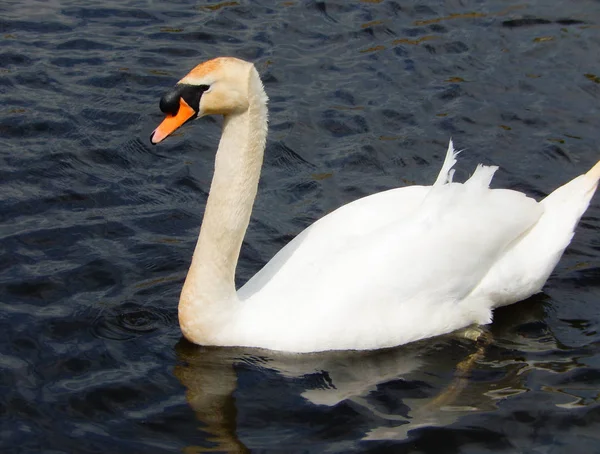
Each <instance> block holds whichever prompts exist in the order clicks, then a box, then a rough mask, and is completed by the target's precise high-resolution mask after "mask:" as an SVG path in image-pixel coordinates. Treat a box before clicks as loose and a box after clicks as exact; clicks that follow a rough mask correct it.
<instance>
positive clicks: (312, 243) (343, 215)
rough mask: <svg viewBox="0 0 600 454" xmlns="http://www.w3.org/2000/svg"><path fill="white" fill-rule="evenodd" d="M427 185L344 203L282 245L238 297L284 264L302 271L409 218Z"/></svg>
mask: <svg viewBox="0 0 600 454" xmlns="http://www.w3.org/2000/svg"><path fill="white" fill-rule="evenodd" d="M430 188H431V187H430V186H409V187H406V188H397V189H391V190H389V191H384V192H379V193H377V194H373V195H370V196H367V197H363V198H361V199H359V200H355V201H354V202H351V203H349V204H346V205H344V206H342V207H340V208H338V209H337V210H335V211H332V212H331V213H329V214H328V215H326V216H324V217H323V218H321V219H319V220H318V221H316V222H315V223H314V224H312V225H311V226H309V227H308V228H306V229H305V230H303V231H302V232H301V233H300V234H299V235H298V236H296V237H295V238H294V239H293V240H292V241H290V242H289V243H288V244H287V245H285V246H284V247H283V248H282V249H281V250H280V251H279V252H277V254H275V256H274V257H273V258H272V259H271V260H270V261H269V262H268V263H267V264H266V265H265V266H264V267H263V268H262V269H261V270H260V271H259V272H258V273H256V274H255V275H254V276H253V277H252V278H251V279H250V280H249V281H248V282H247V283H246V284H245V285H244V286H243V287H242V288H240V289H239V291H238V296H239V297H240V298H241V299H246V298H249V297H250V296H252V295H253V294H254V293H256V292H257V291H260V290H261V289H262V288H263V286H264V285H265V284H266V283H268V282H270V281H271V280H272V279H273V278H274V277H275V276H276V275H277V274H279V273H280V272H282V270H283V269H284V268H285V273H286V274H288V273H289V274H290V275H293V274H295V273H303V272H304V271H303V270H304V269H305V267H306V266H307V265H308V264H309V263H311V262H313V263H325V262H327V260H328V259H329V258H331V257H332V256H336V254H337V253H338V251H340V250H343V249H345V248H347V247H348V245H349V244H352V243H354V242H356V241H360V240H361V238H365V237H369V236H370V235H371V234H372V233H373V232H376V231H377V230H379V229H381V228H384V227H385V226H388V225H394V224H396V223H398V222H400V221H401V220H402V219H407V218H410V217H411V216H412V215H413V214H414V212H415V211H416V210H417V209H418V207H419V205H420V204H421V203H422V201H423V200H424V199H425V196H426V195H427V193H428V192H429V190H430Z"/></svg>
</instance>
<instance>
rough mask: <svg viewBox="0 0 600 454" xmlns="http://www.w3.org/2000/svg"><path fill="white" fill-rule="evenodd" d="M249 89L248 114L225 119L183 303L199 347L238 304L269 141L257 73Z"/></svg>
mask: <svg viewBox="0 0 600 454" xmlns="http://www.w3.org/2000/svg"><path fill="white" fill-rule="evenodd" d="M248 83H249V85H248V98H249V107H248V109H247V110H245V111H243V112H239V113H233V114H230V115H227V116H226V117H225V119H224V124H223V133H222V136H221V141H220V143H219V148H218V150H217V154H216V158H215V172H214V176H213V180H212V184H211V187H210V195H209V197H208V201H207V203H206V209H205V212H204V219H203V221H202V227H201V229H200V235H199V237H198V243H197V244H196V249H195V250H194V256H193V258H192V263H191V265H190V269H189V271H188V275H187V278H186V280H185V284H184V286H183V290H182V294H181V299H180V302H179V319H180V323H181V326H182V330H183V333H184V335H185V336H186V337H187V338H188V339H190V340H193V341H194V342H201V343H210V339H198V335H199V333H198V332H200V333H202V334H200V336H201V337H208V338H210V337H211V336H210V334H209V333H208V332H206V331H207V330H210V323H211V321H212V322H214V323H215V324H216V325H218V324H219V323H218V321H217V320H215V317H217V316H219V315H221V314H223V315H224V312H227V308H228V307H230V306H231V305H234V304H236V302H237V296H236V290H235V282H234V278H235V268H236V265H237V261H238V257H239V254H240V249H241V247H242V240H243V239H244V235H245V233H246V229H247V228H248V224H249V222H250V214H251V212H252V205H253V203H254V199H255V197H256V191H257V188H258V180H259V177H260V170H261V167H262V162H263V154H264V149H265V143H266V137H267V96H266V94H265V92H264V89H263V87H262V82H261V81H260V78H259V76H258V73H257V72H256V70H255V69H254V68H252V70H251V71H250V76H249V82H248ZM214 328H215V329H216V328H217V327H216V326H214ZM192 331H193V332H194V333H196V334H192Z"/></svg>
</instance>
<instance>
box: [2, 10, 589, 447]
mask: <svg viewBox="0 0 600 454" xmlns="http://www.w3.org/2000/svg"><path fill="white" fill-rule="evenodd" d="M0 40H1V43H2V46H1V47H0V99H1V106H0V159H1V166H0V216H1V225H0V238H1V240H0V251H1V254H2V259H1V260H0V367H1V369H0V419H1V421H2V423H1V426H0V435H1V437H0V451H2V452H10V453H26V452H49V453H61V452H67V453H74V452H77V453H94V452H110V453H128V454H130V453H138V452H148V453H154V452H156V453H163V452H164V453H167V452H178V451H182V450H183V451H184V452H186V453H191V452H201V451H202V450H203V449H205V448H211V447H213V448H214V447H219V448H220V449H221V450H223V451H229V452H236V451H240V452H243V451H244V450H245V449H250V450H252V451H256V452H260V451H263V450H264V451H269V450H272V451H276V452H277V451H279V452H295V451H299V452H300V451H301V452H366V451H372V452H398V453H403V452H415V453H417V452H418V453H439V452H450V453H486V452H504V453H513V452H531V453H533V452H535V453H559V452H585V453H590V452H600V435H599V434H600V403H599V401H600V288H599V285H600V282H599V277H600V241H599V238H598V231H599V228H600V197H598V196H597V197H596V198H595V200H594V201H593V202H592V205H591V206H590V209H589V211H588V212H587V214H586V216H585V217H584V219H583V220H582V222H581V224H580V227H579V228H578V229H577V232H576V236H575V238H574V240H573V243H572V245H571V247H570V248H569V249H568V251H567V253H566V254H565V256H564V257H563V260H562V261H561V263H560V264H559V266H558V267H557V269H556V271H555V273H554V275H553V276H552V278H551V279H550V281H549V282H548V284H547V285H546V287H545V290H544V293H543V294H541V295H538V296H536V297H534V298H531V299H530V300H528V301H525V302H523V303H519V304H516V305H513V306H511V307H508V308H505V309H503V310H499V311H497V314H496V319H495V321H494V323H493V325H492V326H491V327H489V332H490V334H491V337H490V339H491V340H490V342H489V344H488V345H486V344H475V343H473V342H468V341H459V340H456V339H452V338H449V337H448V338H445V337H444V338H438V339H433V340H429V341H426V342H422V343H419V344H416V345H410V346H405V347H400V348H396V349H392V350H389V351H382V352H370V353H360V354H359V353H355V354H348V353H337V354H331V353H330V354H320V355H303V356H293V355H287V356H286V355H280V354H274V353H271V352H266V351H257V350H250V349H240V350H235V349H203V348H198V347H193V346H191V345H189V344H187V343H186V342H184V341H181V340H180V332H179V328H178V324H177V300H178V293H179V290H180V288H181V284H182V280H183V277H184V275H185V272H186V270H187V266H188V264H189V260H190V255H191V252H192V249H193V245H194V243H195V239H196V235H197V232H198V226H199V224H200V222H201V219H202V213H203V208H204V204H205V201H206V197H207V191H208V188H209V183H210V178H211V168H212V161H213V156H214V150H215V148H216V143H217V141H218V137H219V134H220V130H219V122H218V120H210V119H206V120H201V121H200V122H198V123H195V124H194V125H193V126H191V127H190V126H188V127H187V128H185V129H184V130H182V131H181V134H179V135H178V136H176V137H173V138H171V139H169V140H168V141H166V142H165V143H164V144H161V145H160V146H156V147H151V146H149V143H148V137H149V133H150V131H151V130H152V129H153V128H154V127H155V126H156V124H157V123H158V122H159V121H160V119H161V116H162V115H161V114H160V112H159V109H158V100H159V98H160V96H161V95H162V93H163V92H164V91H165V90H166V89H168V88H169V87H171V86H172V85H173V84H174V83H175V82H176V81H177V80H178V79H179V78H181V77H182V76H183V75H184V74H185V73H186V72H187V71H188V70H189V69H190V68H191V67H193V66H194V65H196V64H197V63H199V62H200V61H202V60H204V59H207V58H212V57H215V56H219V55H233V56H237V57H241V58H245V59H249V60H252V61H254V62H255V63H256V64H257V67H258V69H259V71H260V72H261V74H262V75H263V78H264V81H265V86H266V90H267V92H268V94H269V96H270V98H271V102H270V109H271V129H270V141H269V144H268V150H267V155H266V162H265V167H264V173H263V178H262V180H261V187H260V191H259V197H258V200H257V203H256V209H255V211H254V214H253V220H252V223H251V225H250V229H249V232H248V235H247V237H246V241H245V243H244V248H243V251H242V257H241V261H240V265H239V270H238V279H239V282H240V283H242V282H245V280H247V279H248V278H249V277H250V276H251V275H252V274H253V273H255V272H256V271H257V270H258V269H259V268H260V267H261V265H262V264H264V263H265V262H266V261H267V260H268V259H269V258H270V257H271V256H272V255H273V254H274V253H275V252H276V251H277V250H278V249H279V248H280V247H281V246H283V245H284V244H285V243H286V242H288V241H289V240H290V239H291V238H293V237H294V236H295V235H296V234H297V233H298V232H299V231H301V230H302V229H303V228H304V227H306V226H307V225H309V224H311V223H312V222H313V221H314V220H315V219H318V218H319V217H320V216H322V215H323V214H325V213H327V212H328V211H330V210H332V209H334V208H336V207H338V206H339V205H341V204H343V203H345V202H348V201H351V200H354V199H356V198H358V197H360V196H362V195H366V194H371V193H373V192H376V191H379V190H382V189H387V188H391V187H395V186H403V185H406V184H411V183H414V182H417V183H424V184H425V183H426V184H430V183H431V182H433V180H434V179H435V176H436V174H437V172H438V169H439V167H440V164H441V160H442V158H443V155H444V152H445V147H446V144H447V141H448V139H449V137H450V136H452V137H453V138H454V140H455V143H456V145H457V146H458V147H459V148H466V151H465V152H464V153H463V154H462V155H461V161H460V164H459V166H458V170H457V176H458V178H459V179H461V178H465V177H466V176H468V175H469V173H470V172H471V171H472V169H473V168H474V166H475V164H476V163H477V162H484V163H488V164H497V165H500V166H501V171H500V172H498V173H497V176H496V178H495V182H494V185H495V186H497V187H499V186H504V187H510V188H514V189H519V190H524V191H526V192H527V193H529V194H531V195H533V196H536V197H538V198H541V197H543V196H544V195H546V194H548V193H549V192H550V191H551V190H552V189H553V188H555V187H556V186H558V185H560V184H562V183H563V182H565V181H567V180H568V179H570V178H572V177H575V176H576V175H578V174H580V173H582V172H584V171H586V170H587V169H588V168H589V167H590V166H591V165H593V164H594V163H595V162H596V161H597V160H598V159H599V158H600V152H599V151H600V150H599V146H598V138H599V137H600V132H599V122H600V116H599V113H600V111H599V106H600V104H599V103H600V58H599V57H600V2H598V1H593V0H581V1H573V2H558V1H553V2H551V1H541V0H540V1H521V2H516V1H499V0H496V1H469V0H467V1H454V0H453V1H428V0H422V1H414V0H409V1H404V2H395V1H387V0H379V1H378V0H364V1H358V0H354V1H347V0H338V1H325V2H310V1H306V2H305V1H273V2H267V1H261V2H258V1H243V0H240V1H232V2H221V3H215V2H207V1H201V0H199V1H188V0H179V1H173V2H159V1H155V0H146V1H143V0H140V1H111V0H104V1H67V0H65V1H60V0H55V1H33V0H24V1H23V0H19V1H13V0H3V1H2V2H1V3H0Z"/></svg>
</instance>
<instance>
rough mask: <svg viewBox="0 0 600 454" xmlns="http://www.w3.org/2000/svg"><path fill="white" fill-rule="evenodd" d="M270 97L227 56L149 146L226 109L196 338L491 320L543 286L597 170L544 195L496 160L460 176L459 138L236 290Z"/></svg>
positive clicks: (379, 338)
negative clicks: (416, 180)
mask: <svg viewBox="0 0 600 454" xmlns="http://www.w3.org/2000/svg"><path fill="white" fill-rule="evenodd" d="M267 99H268V98H267V95H266V94H265V91H264V88H263V84H262V82H261V79H260V77H259V75H258V72H257V71H256V69H255V67H254V65H253V64H252V63H249V62H246V61H243V60H240V59H237V58H233V57H219V58H215V59H212V60H208V61H205V62H203V63H201V64H199V65H198V66H196V67H195V68H194V69H192V70H191V71H190V72H189V73H188V74H187V75H186V76H185V77H184V78H183V79H181V80H180V81H179V82H178V83H177V84H176V85H175V87H174V88H173V89H172V90H170V91H169V92H168V93H166V94H165V95H164V96H163V97H162V98H161V100H160V109H161V111H162V112H163V113H165V114H166V116H165V119H164V121H163V122H162V123H161V124H160V125H159V126H158V127H157V128H156V129H155V130H154V131H153V133H152V135H151V137H150V139H151V142H152V143H153V144H157V143H159V142H161V141H163V140H164V139H165V138H166V137H167V136H169V135H170V134H171V133H173V132H174V131H175V130H176V129H177V128H179V127H180V126H181V125H183V124H184V123H187V122H188V121H191V120H193V119H195V118H200V117H203V116H205V115H222V116H223V130H222V136H221V139H220V142H219V146H218V150H217V152H216V157H215V165H214V175H213V179H212V183H211V187H210V194H209V197H208V200H207V202H206V209H205V212H204V218H203V222H202V226H201V228H200V234H199V236H198V241H197V244H196V247H195V250H194V254H193V257H192V260H191V265H190V267H189V271H188V274H187V277H186V279H185V283H184V285H183V288H182V291H181V296H180V300H179V306H178V313H179V324H180V327H181V331H182V333H183V335H184V336H185V337H186V338H187V339H188V340H189V341H191V342H193V343H195V344H200V345H212V346H241V347H257V348H265V349H270V350H279V351H285V352H299V353H303V352H318V351H326V350H369V349H380V348H386V347H393V346H397V345H402V344H406V343H409V342H413V341H416V340H419V339H424V338H428V337H433V336H437V335H441V334H445V333H450V332H453V331H455V330H458V329H461V328H464V327H467V326H469V325H473V324H488V323H490V322H491V320H492V311H493V309H494V308H497V307H499V306H503V305H507V304H512V303H515V302H517V301H520V300H523V299H525V298H528V297H529V296H531V295H533V294H535V293H537V292H539V291H541V289H542V286H543V285H544V283H545V282H546V280H547V279H548V276H549V275H550V273H551V272H552V270H553V268H554V267H555V265H556V264H557V262H558V260H559V259H560V257H561V255H562V253H563V251H564V250H565V248H566V247H567V245H568V244H569V242H570V240H571V238H572V236H573V233H574V229H575V226H576V225H577V223H578V221H579V219H580V218H581V216H582V215H583V213H584V212H585V210H586V208H587V207H588V205H589V202H590V199H591V198H592V196H593V194H594V192H595V190H596V187H597V185H598V180H599V178H600V162H598V163H597V164H596V165H595V166H594V167H593V168H592V169H591V170H590V171H588V172H587V173H586V174H584V175H581V176H578V177H577V178H575V179H573V180H572V181H570V182H569V183H567V184H565V185H564V186H562V187H560V188H558V189H556V190H555V191H554V192H553V193H551V194H550V195H549V196H548V197H546V198H545V199H544V200H542V201H541V202H536V201H535V200H533V199H532V198H529V197H527V196H526V195H525V194H523V193H520V192H517V191H513V190H508V189H490V188H489V184H490V181H491V179H492V177H493V175H494V172H495V171H496V170H497V167H493V166H483V165H478V166H477V168H476V170H475V171H474V173H473V175H472V176H471V177H470V178H469V179H468V180H467V181H466V182H464V183H456V182H453V181H452V176H453V172H454V171H453V170H452V167H453V165H454V164H455V163H456V158H457V155H458V153H457V152H456V151H455V150H454V147H453V145H452V142H450V145H449V147H448V151H447V153H446V157H445V160H444V162H443V164H442V168H441V171H440V173H439V176H438V177H437V179H436V181H435V182H434V183H433V185H431V186H410V187H405V188H397V189H391V190H387V191H384V192H380V193H377V194H373V195H370V196H367V197H364V198H362V199H359V200H356V201H354V202H352V203H349V204H347V205H344V206H342V207H340V208H338V209H337V210H335V211H333V212H331V213H330V214H328V215H327V216H325V217H323V218H322V219H320V220H318V221H317V222H315V223H314V224H313V225H311V226H309V227H308V228H307V229H305V230H304V231H303V232H301V233H300V234H299V235H298V236H297V237H296V238H294V240H292V241H291V242H290V243H289V244H287V245H286V246H285V247H284V248H283V249H281V250H280V251H279V252H278V253H277V254H276V255H275V256H274V257H273V258H272V259H271V260H270V261H269V262H268V263H267V264H266V265H265V266H264V267H263V268H262V269H261V270H260V271H259V272H258V273H257V274H256V275H255V276H254V277H252V278H251V279H250V280H249V281H248V282H247V283H246V284H245V285H244V286H243V287H241V288H240V289H239V290H238V291H236V288H235V284H234V275H235V268H236V265H237V261H238V257H239V253H240V248H241V245H242V240H243V238H244V235H245V232H246V229H247V227H248V224H249V221H250V214H251V211H252V205H253V203H254V199H255V197H256V192H257V186H258V180H259V177H260V171H261V167H262V162H263V154H264V150H265V143H266V139H267V116H268V112H267Z"/></svg>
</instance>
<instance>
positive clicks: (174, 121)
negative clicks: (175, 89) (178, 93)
mask: <svg viewBox="0 0 600 454" xmlns="http://www.w3.org/2000/svg"><path fill="white" fill-rule="evenodd" d="M194 115H196V111H195V110H194V109H192V108H191V107H190V106H189V105H188V103H187V102H185V101H184V100H183V98H179V110H178V111H177V114H175V115H167V116H166V117H165V119H164V120H163V121H162V123H161V124H159V125H158V128H156V129H155V130H154V131H153V132H152V135H151V136H150V141H151V142H152V143H153V144H157V143H159V142H162V141H163V140H164V139H165V138H167V137H168V136H170V135H171V134H173V132H174V131H175V130H176V129H177V128H179V127H180V126H181V125H182V124H184V123H185V122H186V121H188V120H189V119H190V118H192V117H194Z"/></svg>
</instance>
